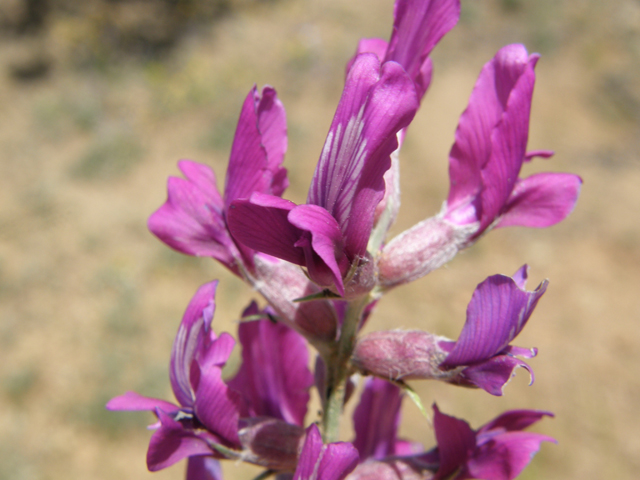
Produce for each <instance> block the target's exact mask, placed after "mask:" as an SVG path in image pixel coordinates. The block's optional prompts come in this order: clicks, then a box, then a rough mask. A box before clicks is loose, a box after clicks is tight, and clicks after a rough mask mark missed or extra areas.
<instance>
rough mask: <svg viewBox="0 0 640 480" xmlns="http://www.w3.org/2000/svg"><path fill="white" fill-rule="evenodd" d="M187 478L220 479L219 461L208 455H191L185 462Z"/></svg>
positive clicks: (190, 479) (193, 479) (191, 479)
mask: <svg viewBox="0 0 640 480" xmlns="http://www.w3.org/2000/svg"><path fill="white" fill-rule="evenodd" d="M186 478H187V480H222V467H221V466H220V462H219V461H218V460H216V459H215V458H213V457H209V456H202V455H197V456H192V457H189V460H188V463H187V476H186Z"/></svg>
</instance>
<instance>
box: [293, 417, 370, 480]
mask: <svg viewBox="0 0 640 480" xmlns="http://www.w3.org/2000/svg"><path fill="white" fill-rule="evenodd" d="M357 464H358V451H357V450H356V449H355V447H354V446H353V445H351V444H350V443H346V442H338V443H330V444H328V445H323V443H322V438H321V437H320V431H319V430H318V427H317V426H316V425H314V424H312V425H311V426H309V428H307V438H306V439H305V441H304V446H303V447H302V452H301V453H300V460H299V461H298V466H297V468H296V471H295V473H294V475H293V480H342V479H344V478H345V477H346V476H347V475H348V474H349V473H351V472H352V471H353V469H354V468H356V465H357Z"/></svg>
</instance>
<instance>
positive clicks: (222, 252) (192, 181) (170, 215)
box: [149, 86, 289, 275]
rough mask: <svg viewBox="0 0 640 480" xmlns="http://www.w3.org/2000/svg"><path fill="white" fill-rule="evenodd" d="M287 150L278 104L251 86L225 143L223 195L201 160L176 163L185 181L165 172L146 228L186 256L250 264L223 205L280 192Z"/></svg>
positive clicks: (235, 266)
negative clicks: (164, 194)
mask: <svg viewBox="0 0 640 480" xmlns="http://www.w3.org/2000/svg"><path fill="white" fill-rule="evenodd" d="M286 149H287V127H286V116H285V111H284V107H283V106H282V103H280V100H279V99H278V97H277V95H276V91H275V90H274V89H273V88H271V87H264V88H263V90H262V95H260V94H259V93H258V90H257V88H256V87H255V86H254V87H253V88H252V89H251V91H250V92H249V94H248V95H247V98H246V99H245V102H244V105H243V106H242V111H241V113H240V118H239V120H238V126H237V129H236V134H235V137H234V140H233V146H232V148H231V155H230V158H229V168H228V170H227V178H226V180H225V188H224V196H221V195H220V193H219V192H218V189H217V187H216V178H215V175H214V173H213V171H212V170H211V169H210V168H209V167H207V166H205V165H202V164H199V163H196V162H191V161H187V160H183V161H181V162H179V163H178V166H179V168H180V170H181V171H182V173H183V174H184V175H185V177H186V180H185V179H182V178H176V177H171V178H169V182H168V185H167V190H168V199H167V201H166V203H165V204H164V205H162V206H161V207H160V208H159V209H158V210H157V211H156V212H155V213H154V214H153V215H151V217H150V218H149V230H151V232H152V233H153V234H155V235H156V236H157V237H158V238H159V239H160V240H162V241H163V242H164V243H166V244H167V245H169V246H170V247H172V248H174V249H176V250H178V251H179V252H182V253H186V254H188V255H197V256H206V257H213V258H215V259H216V260H218V261H219V262H220V263H222V264H223V265H224V266H226V267H227V268H228V269H229V270H231V271H232V272H233V273H235V274H236V275H240V267H241V266H243V267H244V268H248V269H251V268H252V266H253V262H252V256H253V255H252V252H250V251H247V250H246V247H243V246H241V245H238V244H237V243H235V241H234V240H233V238H232V236H231V235H230V233H229V231H228V229H227V225H226V215H227V210H228V208H229V204H230V203H231V202H232V201H233V200H235V199H238V198H248V197H250V196H251V194H252V193H254V192H260V193H268V194H272V195H278V196H279V195H282V193H283V192H284V190H285V188H286V187H287V186H288V183H289V182H288V180H287V172H286V170H285V169H284V168H282V167H281V166H280V165H281V164H282V161H283V159H284V154H285V151H286Z"/></svg>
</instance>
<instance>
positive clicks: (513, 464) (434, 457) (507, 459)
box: [421, 404, 556, 480]
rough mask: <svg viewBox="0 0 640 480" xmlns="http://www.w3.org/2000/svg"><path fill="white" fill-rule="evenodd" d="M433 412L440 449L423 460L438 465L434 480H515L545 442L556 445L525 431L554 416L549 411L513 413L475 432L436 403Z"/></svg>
mask: <svg viewBox="0 0 640 480" xmlns="http://www.w3.org/2000/svg"><path fill="white" fill-rule="evenodd" d="M433 411H434V416H433V427H434V430H435V434H436V441H437V442H438V447H437V449H434V450H432V451H431V452H427V453H426V454H425V455H424V456H423V458H422V459H421V460H422V461H425V463H432V462H434V461H436V462H437V464H438V469H437V471H436V474H435V476H434V477H433V480H441V479H445V478H451V480H465V479H470V478H481V479H484V480H512V479H514V478H516V477H517V476H518V475H519V474H520V472H522V470H524V468H525V467H526V466H527V465H528V464H529V462H530V461H531V459H532V458H533V456H534V455H535V454H536V452H537V451H538V450H539V449H540V444H541V443H542V442H553V443H556V441H555V439H553V438H551V437H548V436H546V435H541V434H539V433H529V432H523V431H522V430H524V429H525V428H527V427H529V426H530V425H532V424H534V423H536V422H537V421H539V420H540V419H542V417H544V416H549V417H553V414H552V413H550V412H543V411H538V410H511V411H508V412H505V413H503V414H502V415H500V416H499V417H497V418H495V419H493V420H492V421H491V422H489V423H487V424H486V425H483V426H482V427H480V428H479V429H478V430H472V429H471V427H469V424H468V423H467V422H465V421H464V420H460V419H458V418H455V417H451V416H449V415H445V414H443V413H441V412H440V410H439V409H438V407H437V406H436V405H435V404H434V405H433ZM451 475H453V476H451Z"/></svg>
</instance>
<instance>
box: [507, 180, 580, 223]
mask: <svg viewBox="0 0 640 480" xmlns="http://www.w3.org/2000/svg"><path fill="white" fill-rule="evenodd" d="M581 186H582V179H581V178H580V177H578V176H577V175H571V174H569V173H539V174H537V175H532V176H530V177H527V178H525V179H524V180H519V181H518V182H517V183H516V184H515V187H514V189H513V192H511V196H510V197H509V201H508V202H507V205H506V207H505V212H504V214H503V215H502V217H501V218H500V221H499V222H498V224H497V225H496V227H511V226H522V227H535V228H544V227H549V226H551V225H555V224H556V223H558V222H561V221H562V220H564V219H565V218H566V217H567V216H568V215H569V214H570V213H571V212H572V211H573V208H574V207H575V205H576V202H577V201H578V195H579V194H580V187H581Z"/></svg>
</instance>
